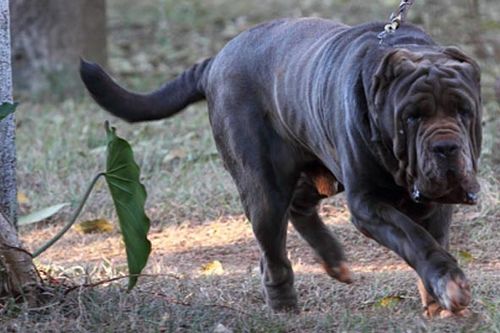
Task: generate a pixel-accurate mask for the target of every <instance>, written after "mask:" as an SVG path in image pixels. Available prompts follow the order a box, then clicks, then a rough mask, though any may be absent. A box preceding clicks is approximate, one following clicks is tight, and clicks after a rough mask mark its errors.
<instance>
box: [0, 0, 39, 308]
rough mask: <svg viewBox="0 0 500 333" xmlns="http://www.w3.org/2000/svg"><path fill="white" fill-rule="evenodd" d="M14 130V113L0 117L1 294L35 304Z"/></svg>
mask: <svg viewBox="0 0 500 333" xmlns="http://www.w3.org/2000/svg"><path fill="white" fill-rule="evenodd" d="M4 102H12V79H11V62H10V29H9V1H8V0H0V104H1V103H4ZM14 134H15V119H14V116H13V115H11V116H8V117H7V118H5V119H4V120H2V121H0V142H1V144H0V295H3V294H6V293H8V294H9V295H13V296H17V295H25V296H26V299H27V300H28V302H29V303H30V304H34V303H35V302H36V298H37V296H36V294H35V293H34V292H33V291H34V290H35V289H34V288H36V287H37V286H38V283H39V281H38V274H37V272H36V269H35V267H34V266H33V262H32V258H31V255H30V254H29V253H28V252H26V251H25V250H23V249H22V247H21V242H20V241H19V239H18V237H17V231H16V228H15V220H16V213H17V198H16V178H15V166H16V154H15V150H16V149H15V144H14V138H15V135H14Z"/></svg>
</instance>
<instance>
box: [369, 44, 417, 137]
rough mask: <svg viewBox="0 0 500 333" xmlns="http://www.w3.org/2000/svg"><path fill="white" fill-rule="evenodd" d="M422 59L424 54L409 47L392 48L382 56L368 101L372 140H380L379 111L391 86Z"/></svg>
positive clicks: (413, 68)
mask: <svg viewBox="0 0 500 333" xmlns="http://www.w3.org/2000/svg"><path fill="white" fill-rule="evenodd" d="M421 59H422V55H420V54H418V53H414V52H411V51H409V50H407V49H403V48H399V49H392V50H390V51H388V52H387V53H386V54H385V55H384V56H383V57H382V60H381V61H380V62H379V64H378V66H377V67H376V70H375V73H374V74H373V76H372V84H371V88H370V91H369V101H368V103H369V105H370V106H371V107H370V108H371V110H372V111H371V112H370V130H371V139H372V141H379V140H380V133H379V129H378V118H379V113H380V112H382V111H383V110H382V109H383V108H384V103H385V100H386V97H387V96H388V94H389V91H388V88H389V86H390V85H391V83H392V82H393V81H394V80H395V79H396V78H398V77H400V76H403V75H407V74H409V73H410V72H413V71H415V70H416V69H417V67H418V62H419V61H420V60H421Z"/></svg>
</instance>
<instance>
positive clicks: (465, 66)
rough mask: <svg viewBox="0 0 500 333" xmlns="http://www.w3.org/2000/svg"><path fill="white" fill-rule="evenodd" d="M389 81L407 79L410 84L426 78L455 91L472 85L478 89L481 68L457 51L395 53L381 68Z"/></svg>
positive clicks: (453, 49) (405, 51)
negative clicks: (459, 87) (417, 79)
mask: <svg viewBox="0 0 500 333" xmlns="http://www.w3.org/2000/svg"><path fill="white" fill-rule="evenodd" d="M380 70H381V71H383V72H384V73H383V76H384V77H385V78H386V79H391V78H392V79H397V78H404V80H406V81H407V82H408V83H411V82H412V80H414V79H416V78H417V77H421V76H427V77H428V79H429V80H432V82H429V84H431V85H432V83H435V84H438V83H442V84H445V85H449V86H451V87H452V88H458V86H464V85H469V86H471V87H472V88H474V87H477V86H478V85H477V84H478V83H479V81H480V71H479V66H478V65H477V64H476V62H475V61H474V60H472V59H471V58H469V57H467V56H466V55H465V54H463V53H462V52H461V51H459V50H458V49H455V48H446V49H443V50H432V49H431V50H423V51H422V50H419V51H411V50H408V49H396V50H394V51H392V52H391V53H389V54H388V55H387V60H386V61H385V66H384V64H383V65H382V67H381V68H380ZM438 81H442V82H438Z"/></svg>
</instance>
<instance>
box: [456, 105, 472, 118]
mask: <svg viewBox="0 0 500 333" xmlns="http://www.w3.org/2000/svg"><path fill="white" fill-rule="evenodd" d="M458 114H459V115H461V116H462V117H470V116H471V115H472V108H470V107H468V106H461V107H459V108H458Z"/></svg>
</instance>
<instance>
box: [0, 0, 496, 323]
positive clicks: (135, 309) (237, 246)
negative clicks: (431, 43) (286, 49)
mask: <svg viewBox="0 0 500 333" xmlns="http://www.w3.org/2000/svg"><path fill="white" fill-rule="evenodd" d="M450 3H453V5H450ZM482 4H483V8H482V10H483V11H482V12H483V17H482V19H483V24H484V26H485V28H484V29H486V27H487V28H488V29H490V30H484V31H482V32H481V36H482V37H483V40H484V43H485V49H486V55H485V56H481V57H479V56H476V57H477V58H478V59H479V61H480V63H481V66H482V68H483V92H484V105H485V108H486V109H485V117H484V123H485V124H484V145H483V155H482V169H481V175H482V188H483V192H482V199H481V203H480V205H479V206H476V207H461V208H459V209H457V212H456V214H455V223H454V225H453V227H452V240H451V243H452V246H451V248H452V253H453V254H454V255H455V256H456V257H457V258H458V260H459V261H460V264H461V265H462V267H464V270H465V271H466V273H467V275H468V276H469V278H470V280H471V283H472V285H473V293H474V301H473V303H472V305H471V308H472V310H473V312H474V314H473V316H472V317H471V318H468V319H464V320H463V319H460V320H456V319H451V320H434V321H426V320H424V319H423V318H422V317H421V316H420V312H421V309H420V301H419V298H418V293H417V291H416V286H415V274H414V273H413V272H412V271H410V270H409V269H408V268H407V267H406V266H405V265H404V264H403V263H402V262H401V260H399V259H398V258H397V257H396V256H395V255H393V254H392V253H390V252H388V251H386V250H385V249H383V248H381V247H380V246H379V245H377V244H375V242H373V241H370V240H368V239H366V238H365V237H364V236H362V235H361V234H359V233H358V232H357V231H356V230H355V229H354V227H352V226H351V225H350V223H349V214H348V212H347V211H346V208H345V205H344V199H343V198H342V197H339V198H334V199H331V200H328V201H327V202H326V203H324V204H323V205H322V207H321V211H322V215H323V217H324V218H325V220H326V221H327V223H328V224H329V226H330V227H331V228H332V229H333V230H334V232H335V233H336V234H337V235H338V237H339V239H340V240H341V241H342V242H343V243H344V245H345V249H346V252H347V256H348V258H349V260H350V262H351V265H352V269H353V271H354V273H355V274H356V282H355V284H353V285H350V286H346V285H340V284H339V283H336V282H333V281H332V280H331V279H330V278H328V277H327V276H326V275H325V274H323V273H322V272H321V270H320V269H319V268H318V265H317V264H316V263H315V260H314V257H313V255H312V253H311V250H310V249H309V248H308V247H307V246H306V245H305V244H304V242H303V241H301V240H300V239H299V237H298V236H297V234H296V233H295V232H294V231H293V230H290V235H289V246H288V251H289V255H290V258H291V260H292V263H293V265H294V270H295V271H296V287H297V290H298V292H299V294H300V306H301V308H302V312H301V314H300V315H273V314H270V313H269V311H268V309H267V308H266V307H265V305H264V302H263V298H262V295H261V292H260V277H259V274H258V270H257V269H256V266H257V263H258V249H257V247H256V244H255V241H254V240H253V236H252V233H251V228H250V226H249V224H248V223H247V222H246V220H245V218H244V217H243V215H242V209H241V207H240V204H239V201H238V197H237V194H236V190H235V187H234V185H233V183H232V181H231V179H230V177H229V175H228V174H227V173H226V172H225V171H224V170H223V168H222V164H221V161H220V159H219V158H218V157H217V152H216V149H215V146H214V143H213V139H212V137H211V132H210V127H209V124H208V119H207V115H206V106H205V104H203V103H201V104H197V105H194V106H191V107H189V108H188V110H186V111H185V112H183V113H182V114H180V115H179V116H176V117H174V118H172V119H167V120H162V121H158V122H154V123H147V124H136V125H129V124H126V123H124V122H122V121H120V120H118V119H115V118H112V117H110V116H109V115H107V114H106V113H104V112H102V111H101V110H100V109H99V108H98V107H97V106H96V105H95V104H94V103H92V102H91V101H90V100H89V99H88V98H81V99H67V100H63V101H60V102H58V103H54V102H47V101H43V100H23V101H21V102H22V104H21V105H20V107H19V109H18V111H17V119H18V129H17V148H18V183H19V191H20V192H21V193H23V194H24V195H25V196H26V198H27V200H25V202H24V203H22V205H21V212H22V213H26V212H28V211H31V210H36V209H38V208H41V207H46V206H50V205H52V204H55V203H60V202H71V203H72V205H73V207H74V206H75V205H76V203H77V201H78V200H79V198H80V196H81V195H82V193H83V191H84V189H85V187H86V186H87V184H88V182H89V181H90V180H91V178H92V177H93V175H94V174H96V173H97V172H99V171H101V170H102V169H103V168H104V163H105V159H104V150H103V147H104V145H105V131H104V126H103V123H104V120H106V119H111V122H112V124H113V125H114V126H116V127H117V128H118V134H119V135H120V136H122V137H124V138H126V139H128V140H129V141H130V142H131V143H132V145H133V147H134V151H135V154H136V159H137V160H138V162H139V164H140V165H141V167H142V177H143V181H144V184H145V185H146V188H147V189H148V194H149V197H148V201H147V207H146V208H147V212H148V214H149V216H150V218H151V220H152V231H151V235H150V238H151V240H152V242H153V248H154V252H153V254H152V257H151V260H150V263H149V265H148V267H147V269H146V273H147V274H148V276H146V277H144V278H141V280H140V281H139V285H138V287H137V288H136V289H135V290H133V291H132V292H131V293H126V292H125V286H126V279H123V280H118V281H110V282H108V283H103V284H97V285H95V284H96V283H98V282H99V281H106V280H109V279H113V278H117V277H122V276H124V275H125V274H126V269H125V266H124V263H125V258H124V253H123V252H124V249H123V245H122V244H121V240H120V234H119V232H118V231H116V230H115V231H113V232H111V233H103V234H89V235H88V234H86V235H82V234H79V233H78V232H76V231H75V230H71V231H70V232H69V233H68V234H67V235H66V236H65V237H64V238H63V239H62V240H61V241H60V243H58V244H56V245H55V246H54V247H53V248H51V249H50V250H48V251H47V252H46V253H45V254H44V255H43V256H41V257H40V258H39V259H37V265H38V267H39V269H40V270H41V271H42V272H45V274H47V276H50V278H51V281H52V283H50V285H49V286H48V288H49V289H48V292H49V293H50V294H51V295H52V297H51V301H50V302H48V303H47V304H45V305H44V306H42V307H40V308H38V309H28V308H25V307H23V306H22V305H16V304H13V303H5V304H3V305H0V331H6V332H53V331H61V332H62V331H64V332H67V331H75V332H128V331H141V332H211V331H214V329H215V328H216V327H217V326H218V325H219V328H220V327H221V326H220V325H223V326H224V327H226V328H228V329H230V330H232V331H234V332H332V331H338V332H381V331H386V332H457V331H462V332H500V316H499V313H500V296H499V293H498V290H499V284H498V277H499V276H500V257H499V254H498V251H497V249H498V246H499V245H500V244H499V241H498V228H497V224H498V221H499V220H500V212H499V209H498V207H499V177H498V175H499V174H500V173H499V171H500V161H499V159H498V153H497V152H498V148H499V147H500V139H499V137H498V134H497V130H498V128H499V120H498V119H500V117H499V116H500V109H499V105H498V103H497V102H496V101H495V100H494V93H493V84H494V82H495V79H496V77H499V76H500V66H499V64H498V63H497V61H498V54H500V53H496V47H497V46H498V45H500V42H499V40H498V37H497V36H498V35H499V34H498V29H499V27H498V26H497V25H494V24H492V23H491V22H495V20H498V16H499V15H500V14H499V13H500V4H498V3H497V2H495V1H483V2H482ZM425 5H431V7H428V6H425ZM108 6H109V28H110V39H109V42H110V57H111V58H110V67H111V68H112V69H113V71H114V73H115V76H116V77H117V78H118V79H119V80H120V81H122V82H125V83H126V84H127V86H128V87H131V88H134V89H138V90H143V91H144V90H149V89H151V88H153V87H156V86H158V85H159V84H160V83H161V82H163V81H164V80H166V79H168V78H170V77H172V76H174V75H176V74H178V73H180V72H181V71H182V70H183V69H184V68H186V67H187V66H188V65H190V64H192V63H193V62H195V61H197V60H199V59H200V58H203V57H206V56H210V55H213V54H214V53H216V52H217V50H218V49H220V48H221V47H222V46H223V45H224V43H225V42H226V41H227V40H228V39H230V38H231V37H232V36H234V35H235V34H237V33H238V32H240V31H242V30H244V29H246V28H247V27H249V26H251V25H252V24H254V23H257V22H260V21H263V20H266V19H270V18H273V17H283V16H301V15H315V16H323V17H328V18H333V19H336V20H339V21H343V22H347V23H349V24H355V23H359V22H364V21H367V20H374V19H377V20H378V19H385V18H386V17H387V15H388V13H389V12H390V11H392V10H393V9H394V8H395V7H396V6H397V4H396V1H382V0H377V1H372V2H369V3H368V2H366V1H320V0H309V1H298V0H297V1H296V0H292V1H285V0H274V1H271V0H265V1H260V2H258V3H255V4H254V3H251V2H248V1H243V0H233V1H228V0H206V1H205V0H204V1H203V2H199V1H196V0H184V1H174V0H147V1H141V2H137V1H132V0H108ZM436 6H445V10H444V11H443V10H440V8H437V7H436ZM466 8H467V7H466V1H465V0H460V1H451V2H450V1H448V0H447V1H441V2H439V3H438V2H435V1H422V3H419V2H416V4H415V7H414V8H413V9H412V12H411V14H410V20H412V21H413V22H417V23H419V24H422V25H423V26H424V27H426V29H427V30H428V31H430V32H431V33H432V34H433V36H435V37H436V39H437V40H439V41H441V42H444V43H454V44H459V45H460V46H461V47H463V48H464V49H466V50H468V51H469V52H470V53H471V54H476V52H478V50H477V48H478V45H476V44H475V43H473V42H471V40H470V33H468V32H469V30H472V28H471V25H470V19H469V18H467V16H466V12H467V10H466ZM438 9H439V10H438ZM439 15H443V17H439ZM495 15H497V16H496V17H495ZM450 21H451V22H454V23H455V24H454V25H453V26H452V27H450V26H449V24H447V22H450ZM106 191H107V189H106V187H105V186H104V184H101V186H100V187H99V188H98V189H97V191H96V192H95V193H94V194H93V195H92V197H91V199H90V202H89V204H88V206H87V208H86V209H85V212H84V214H83V216H82V217H81V219H82V220H88V219H95V218H103V217H104V218H107V219H110V220H116V218H115V216H114V212H113V209H112V205H111V199H110V198H109V196H108V195H107V192H106ZM70 211H71V209H66V210H64V211H63V212H62V213H61V214H59V215H57V216H56V217H54V218H52V219H50V220H49V221H46V222H44V223H42V224H40V225H36V226H32V227H27V228H23V229H22V230H21V236H22V238H23V239H24V241H25V243H26V244H27V246H28V247H29V248H30V250H33V249H35V248H37V247H38V246H39V245H40V244H42V243H43V242H44V240H46V239H48V238H50V236H51V235H53V234H54V233H55V232H57V230H59V228H60V227H61V225H62V223H63V221H66V220H67V218H68V216H69V214H70ZM214 260H218V261H220V262H221V263H222V267H223V271H222V272H218V273H216V272H203V270H202V266H203V265H205V264H207V263H210V262H212V261H214ZM74 286H76V288H74ZM65 293H67V294H65Z"/></svg>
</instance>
